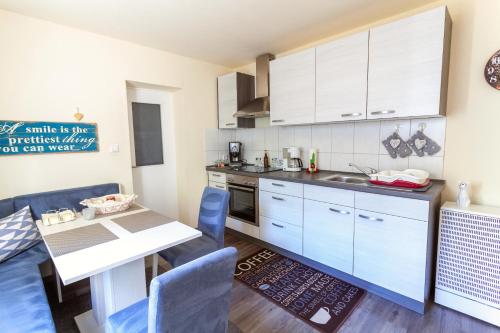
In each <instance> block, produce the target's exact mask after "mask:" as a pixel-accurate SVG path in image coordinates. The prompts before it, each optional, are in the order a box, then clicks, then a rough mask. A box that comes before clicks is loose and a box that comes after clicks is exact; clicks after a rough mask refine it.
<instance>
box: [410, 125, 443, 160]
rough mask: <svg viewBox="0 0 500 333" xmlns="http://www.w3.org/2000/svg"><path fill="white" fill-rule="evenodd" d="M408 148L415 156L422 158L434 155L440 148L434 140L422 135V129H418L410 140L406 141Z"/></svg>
mask: <svg viewBox="0 0 500 333" xmlns="http://www.w3.org/2000/svg"><path fill="white" fill-rule="evenodd" d="M408 143H409V145H410V147H411V148H412V149H413V150H414V151H415V154H417V155H418V156H420V157H422V156H424V155H425V153H427V155H434V154H436V153H437V152H438V151H440V150H441V146H440V145H438V144H437V143H436V142H435V141H434V140H432V139H431V138H429V137H428V136H427V135H425V134H424V131H423V130H422V129H419V130H418V131H417V133H415V134H414V135H413V136H412V137H411V138H410V140H409V141H408Z"/></svg>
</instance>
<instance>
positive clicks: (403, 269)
mask: <svg viewBox="0 0 500 333" xmlns="http://www.w3.org/2000/svg"><path fill="white" fill-rule="evenodd" d="M427 226H428V223H427V222H424V221H418V220H413V219H408V218H403V217H397V216H392V215H386V214H381V213H375V212H371V211H364V210H359V209H356V211H355V237H354V272H353V275H354V276H356V277H358V278H360V279H363V280H365V281H368V282H371V283H373V284H376V285H379V286H381V287H384V288H386V289H389V290H392V291H394V292H396V293H399V294H402V295H404V296H407V297H410V298H412V299H415V300H417V301H419V302H423V301H424V290H425V271H426V267H425V265H426V249H427Z"/></svg>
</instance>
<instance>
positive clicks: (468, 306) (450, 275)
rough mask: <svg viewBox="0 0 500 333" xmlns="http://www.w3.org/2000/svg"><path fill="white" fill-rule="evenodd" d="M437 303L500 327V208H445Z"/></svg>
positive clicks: (437, 279) (452, 206)
mask: <svg viewBox="0 0 500 333" xmlns="http://www.w3.org/2000/svg"><path fill="white" fill-rule="evenodd" d="M435 301H436V303H438V304H441V305H444V306H447V307H450V308H452V309H455V310H458V311H460V312H464V313H466V314H468V315H471V316H473V317H476V318H479V319H481V320H484V321H487V322H489V323H491V324H494V325H496V326H500V208H494V207H485V206H476V205H472V206H471V207H470V208H468V209H466V210H462V209H459V208H458V207H457V205H456V204H455V203H451V202H447V203H445V204H444V205H443V207H441V217H440V226H439V242H438V256H437V270H436V296H435Z"/></svg>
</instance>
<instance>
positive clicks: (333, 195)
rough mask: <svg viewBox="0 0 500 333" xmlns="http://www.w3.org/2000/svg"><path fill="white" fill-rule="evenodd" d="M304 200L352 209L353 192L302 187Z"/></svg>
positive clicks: (329, 188)
mask: <svg viewBox="0 0 500 333" xmlns="http://www.w3.org/2000/svg"><path fill="white" fill-rule="evenodd" d="M304 198H305V199H311V200H316V201H322V202H328V203H332V204H336V205H342V206H349V207H354V191H349V190H342V189H339V188H332V187H325V186H315V185H304Z"/></svg>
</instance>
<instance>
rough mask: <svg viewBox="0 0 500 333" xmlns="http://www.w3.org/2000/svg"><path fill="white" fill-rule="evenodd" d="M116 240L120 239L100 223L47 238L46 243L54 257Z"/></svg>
mask: <svg viewBox="0 0 500 333" xmlns="http://www.w3.org/2000/svg"><path fill="white" fill-rule="evenodd" d="M115 239H118V237H117V236H116V235H115V234H113V233H112V232H111V231H109V230H108V229H106V228H105V227H104V226H103V225H102V224H100V223H96V224H91V225H88V226H86V227H80V228H76V229H72V230H68V231H62V232H58V233H55V234H51V235H47V236H45V242H46V243H47V245H48V247H49V248H50V251H51V252H52V255H53V256H54V257H58V256H62V255H63V254H67V253H71V252H75V251H79V250H83V249H86V248H89V247H92V246H95V245H98V244H102V243H106V242H109V241H112V240H115Z"/></svg>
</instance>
